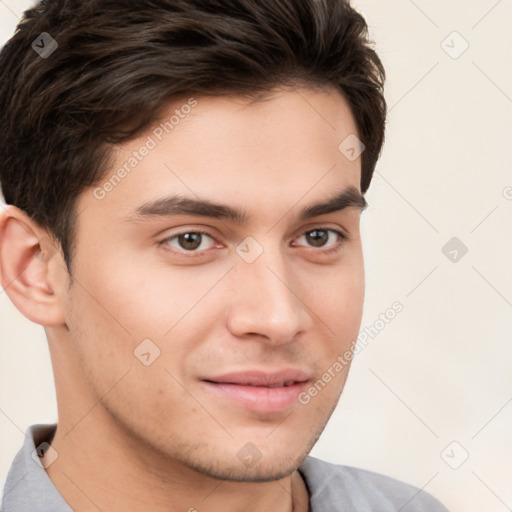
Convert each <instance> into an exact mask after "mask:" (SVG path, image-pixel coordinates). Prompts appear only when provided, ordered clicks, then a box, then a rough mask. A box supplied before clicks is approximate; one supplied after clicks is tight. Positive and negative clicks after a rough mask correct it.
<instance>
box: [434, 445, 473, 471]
mask: <svg viewBox="0 0 512 512" xmlns="http://www.w3.org/2000/svg"><path fill="white" fill-rule="evenodd" d="M441 458H442V459H443V460H444V461H445V462H446V464H448V466H450V467H451V468H452V469H459V468H460V467H461V466H462V464H464V462H466V461H467V460H468V458H469V453H468V451H467V450H466V449H465V448H464V447H463V446H462V445H461V444H460V443H459V442H458V441H452V442H451V443H450V444H449V445H448V446H447V447H446V448H445V449H444V450H443V451H442V452H441Z"/></svg>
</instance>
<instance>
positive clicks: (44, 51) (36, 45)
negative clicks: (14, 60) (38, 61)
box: [32, 32, 59, 59]
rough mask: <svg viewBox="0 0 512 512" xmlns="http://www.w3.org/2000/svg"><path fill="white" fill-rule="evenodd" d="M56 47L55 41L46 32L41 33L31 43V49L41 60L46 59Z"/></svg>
mask: <svg viewBox="0 0 512 512" xmlns="http://www.w3.org/2000/svg"><path fill="white" fill-rule="evenodd" d="M58 46H59V45H58V43H57V41H55V39H53V37H52V36H51V35H50V34H48V32H41V33H40V34H39V35H38V36H37V37H36V38H35V39H34V40H33V41H32V49H33V50H34V51H35V52H36V53H38V54H39V56H40V57H41V58H43V59H47V58H48V57H49V56H50V55H51V54H52V53H53V52H54V51H55V50H56V49H57V48H58Z"/></svg>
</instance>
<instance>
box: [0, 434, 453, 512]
mask: <svg viewBox="0 0 512 512" xmlns="http://www.w3.org/2000/svg"><path fill="white" fill-rule="evenodd" d="M55 429H56V425H32V426H31V427H30V428H29V429H28V430H27V434H26V438H25V442H24V444H23V447H22V448H21V449H20V451H19V452H18V454H17V455H16V457H15V459H14V461H13V464H12V466H11V469H10V470H9V474H8V475H7V480H6V482H5V487H4V495H3V506H2V507H3V508H2V511H3V512H72V509H71V507H70V506H69V505H68V504H67V503H66V502H65V501H64V499H63V498H62V496H61V495H60V494H59V492H58V491H57V489H56V487H55V486H54V485H53V483H52V481H51V480H50V478H49V477H48V475H47V473H46V471H45V470H44V469H43V466H42V465H41V461H40V460H39V459H38V457H37V454H36V451H35V449H36V446H40V444H41V443H43V442H51V440H52V439H53V435H54V433H55ZM298 469H299V472H300V473H301V475H302V477H303V479H304V481H305V482H306V485H307V487H308V491H309V495H310V505H311V508H310V512H338V511H339V512H448V511H447V509H446V508H445V507H444V506H443V505H442V504H441V503H439V501H437V500H436V499H435V498H433V497H432V496H431V495H430V494H428V493H426V492H425V491H423V490H421V489H418V488H416V487H413V486H412V485H408V484H405V483H403V482H400V481H398V480H395V479H393V478H390V477H388V476H384V475H380V474H378V473H373V472H371V471H366V470H364V469H357V468H353V467H349V466H340V465H337V464H330V463H328V462H324V461H322V460H319V459H316V458H314V457H309V456H308V457H306V459H305V460H304V462H303V463H302V464H301V465H300V467H299V468H298Z"/></svg>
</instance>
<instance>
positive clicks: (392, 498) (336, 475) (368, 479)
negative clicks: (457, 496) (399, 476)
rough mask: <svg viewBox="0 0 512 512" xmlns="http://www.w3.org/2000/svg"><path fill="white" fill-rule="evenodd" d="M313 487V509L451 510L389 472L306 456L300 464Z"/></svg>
mask: <svg viewBox="0 0 512 512" xmlns="http://www.w3.org/2000/svg"><path fill="white" fill-rule="evenodd" d="M299 471H300V472H301V474H302V475H303V477H304V479H305V480H306V484H307V486H308V488H309V491H310V497H311V508H312V512H323V511H324V510H326V511H327V510H331V511H333V510H337V509H336V508H333V507H335V506H336V505H339V506H340V510H341V507H343V510H346V511H347V512H348V511H350V512H370V511H374V510H379V512H398V511H400V512H448V509H447V508H446V507H445V506H444V505H442V504H441V503H440V502H439V501H438V500H437V499H436V498H434V497H433V496H432V495H430V494H428V493H427V492H426V491H424V490H422V489H419V488H417V487H415V486H413V485H410V484H407V483H405V482H401V481H400V480H396V479H394V478H391V477H389V476H386V475H382V474H380V473H375V472H373V471H368V470H365V469H359V468H354V467H351V466H342V465H338V464H332V463H330V462H326V461H323V460H320V459H316V458H314V457H309V456H308V457H306V459H305V460H304V462H303V463H302V464H301V466H300V467H299Z"/></svg>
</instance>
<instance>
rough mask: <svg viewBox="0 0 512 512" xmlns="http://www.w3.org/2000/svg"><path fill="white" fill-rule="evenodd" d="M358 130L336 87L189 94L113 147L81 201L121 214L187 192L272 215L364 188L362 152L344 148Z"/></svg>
mask: <svg viewBox="0 0 512 512" xmlns="http://www.w3.org/2000/svg"><path fill="white" fill-rule="evenodd" d="M356 136H357V129H356V125H355V122H354V118H353V116H352V113H351V112H350V108H349V106H348V104H347V103H346V101H345V99H344V98H343V96H342V95H341V94H340V93H338V92H336V91H334V90H332V89H326V90H311V89H297V90H276V91H274V92H273V93H272V94H270V95H268V96H267V97H265V98H263V99H262V100H258V101H249V100H247V99H242V98H238V97H222V98H212V97H193V98H184V99H183V100H180V101H179V102H174V103H173V104H172V105H168V106H167V107H166V108H165V109H164V110H163V111H162V114H161V116H160V118H159V119H158V121H156V122H155V123H154V125H153V126H152V127H151V128H150V129H148V130H147V131H146V132H145V133H144V134H142V135H141V136H140V137H138V138H137V139H134V140H132V141H130V142H128V143H126V144H123V145H120V146H117V147H116V148H115V149H114V151H113V158H112V162H111V165H110V168H109V170H108V172H106V174H105V175H104V177H103V179H102V180H101V182H99V183H98V185H97V186H96V187H95V188H93V189H91V190H89V191H86V192H85V193H84V194H82V197H81V198H80V201H81V202H82V203H84V204H82V205H81V208H82V209H83V208H84V207H87V210H88V215H90V214H92V213H93V212H94V211H96V212H97V213H98V214H101V215H104V216H106V218H110V219H112V220H119V221H120V220H122V219H123V218H126V216H127V215H129V214H130V213H131V212H133V211H134V209H136V208H137V207H140V206H141V205H143V204H145V203H148V202H151V201H156V200H158V199H161V198H163V197H165V196H171V195H173V196H174V195H176V194H178V195H180V194H181V195H186V196H188V197H196V198H201V199H206V200H210V201H212V202H215V203H219V202H221V203H223V204H232V205H234V206H238V207H240V208H243V209H244V211H246V212H248V215H249V216H251V215H252V216H254V215H256V214H257V215H258V216H259V218H260V219H262V218H263V217H262V216H265V212H267V213H268V214H269V216H272V217H275V215H276V213H277V209H279V208H281V209H283V211H284V210H289V209H290V208H292V207H294V206H295V205H297V204H299V203H301V201H303V200H304V201H307V202H314V201H318V200H320V199H321V200H325V199H328V198H331V197H333V195H334V194H335V193H336V192H337V193H339V192H341V191H342V190H345V189H347V188H348V187H351V188H355V189H357V190H359V183H360V172H361V166H360V159H359V158H356V159H349V158H347V156H346V154H345V153H344V152H343V151H341V150H340V144H342V142H343V141H344V140H346V139H347V137H356ZM304 204H305V203H304ZM304 204H301V206H304ZM89 207H90V208H89Z"/></svg>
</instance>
